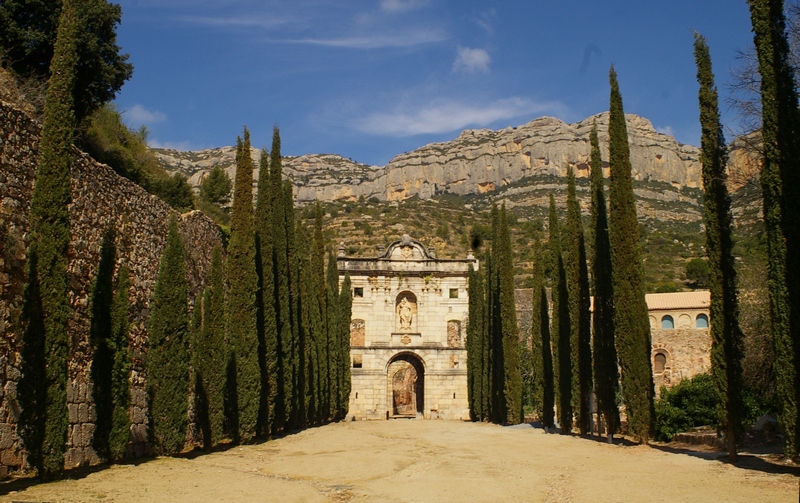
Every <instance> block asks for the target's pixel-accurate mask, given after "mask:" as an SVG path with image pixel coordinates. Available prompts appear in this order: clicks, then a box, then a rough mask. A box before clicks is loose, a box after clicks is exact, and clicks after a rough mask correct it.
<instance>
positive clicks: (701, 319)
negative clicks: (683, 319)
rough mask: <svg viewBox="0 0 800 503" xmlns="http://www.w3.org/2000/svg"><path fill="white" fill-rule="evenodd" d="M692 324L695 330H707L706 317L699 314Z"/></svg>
mask: <svg viewBox="0 0 800 503" xmlns="http://www.w3.org/2000/svg"><path fill="white" fill-rule="evenodd" d="M694 323H695V326H696V327H697V328H708V316H707V315H705V314H703V313H700V314H698V315H697V319H695V322H694Z"/></svg>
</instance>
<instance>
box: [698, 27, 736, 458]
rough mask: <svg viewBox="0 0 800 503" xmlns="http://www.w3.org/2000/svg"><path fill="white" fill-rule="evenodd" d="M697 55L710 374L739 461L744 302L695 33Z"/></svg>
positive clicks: (718, 140) (702, 52) (709, 80)
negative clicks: (741, 308) (741, 311)
mask: <svg viewBox="0 0 800 503" xmlns="http://www.w3.org/2000/svg"><path fill="white" fill-rule="evenodd" d="M694 53H695V61H696V62H697V81H698V83H699V84H700V91H699V102H700V125H701V129H702V137H701V140H700V145H701V152H700V161H701V163H702V164H703V188H704V193H703V205H704V207H705V213H704V218H703V221H704V222H705V225H706V254H707V255H708V263H709V272H710V275H709V276H710V277H709V287H710V290H711V338H712V346H711V374H712V376H713V378H714V383H715V385H716V387H717V393H718V402H717V403H718V410H717V416H718V421H719V424H720V425H726V427H725V436H726V440H727V442H728V457H729V460H730V461H731V462H733V461H735V460H736V441H737V440H738V439H739V437H740V436H741V433H742V416H743V412H744V411H743V409H744V402H743V399H742V388H743V386H744V382H743V379H742V353H743V351H742V345H743V338H744V336H743V334H742V331H741V328H740V327H739V300H738V296H737V293H736V268H735V266H734V263H735V262H734V257H733V238H732V231H731V228H732V226H733V216H732V214H731V200H730V197H729V195H728V188H727V186H726V185H725V181H726V178H727V175H726V172H725V166H726V165H727V161H728V155H727V149H726V147H725V137H724V136H723V134H722V126H721V124H720V118H719V101H718V96H717V89H716V86H715V85H714V73H713V72H712V69H711V56H710V55H709V50H708V45H707V44H706V40H705V38H704V37H703V36H702V35H699V34H697V33H695V36H694Z"/></svg>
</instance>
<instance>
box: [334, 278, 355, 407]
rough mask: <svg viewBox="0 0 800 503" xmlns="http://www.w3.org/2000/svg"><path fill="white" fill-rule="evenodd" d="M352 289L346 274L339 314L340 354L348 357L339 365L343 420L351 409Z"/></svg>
mask: <svg viewBox="0 0 800 503" xmlns="http://www.w3.org/2000/svg"><path fill="white" fill-rule="evenodd" d="M351 287H352V286H351V283H350V274H349V273H345V275H344V281H342V290H341V292H339V313H338V314H337V320H338V322H339V330H338V332H339V333H338V342H339V352H340V354H342V355H346V356H345V357H344V358H342V359H341V360H340V364H339V379H338V381H339V382H338V385H339V411H338V413H337V415H336V417H337V418H339V419H341V418H343V417H344V416H345V415H346V414H347V410H348V409H349V408H350V386H351V382H350V319H351V318H352V317H353V292H352V290H351Z"/></svg>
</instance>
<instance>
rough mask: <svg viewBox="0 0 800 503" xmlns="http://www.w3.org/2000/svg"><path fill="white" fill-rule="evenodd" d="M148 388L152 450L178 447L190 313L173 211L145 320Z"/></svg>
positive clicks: (184, 400) (170, 450)
mask: <svg viewBox="0 0 800 503" xmlns="http://www.w3.org/2000/svg"><path fill="white" fill-rule="evenodd" d="M148 328H149V333H150V340H149V348H148V351H147V389H148V392H149V397H150V423H151V425H152V429H151V435H152V438H153V447H154V448H155V451H156V453H157V454H161V455H167V456H169V455H173V454H177V453H179V452H180V451H181V449H182V448H183V443H184V441H185V439H186V426H187V423H188V417H187V412H188V410H187V409H188V400H189V397H188V395H189V351H188V350H187V343H188V337H189V313H188V301H187V287H186V273H185V269H184V250H183V243H182V242H181V237H180V235H179V234H178V221H177V218H176V217H175V215H172V216H171V217H170V220H169V232H168V234H167V244H166V247H165V248H164V253H163V255H162V256H161V264H160V266H159V269H158V278H157V279H156V285H155V290H154V292H153V302H152V304H151V313H150V322H149V327H148Z"/></svg>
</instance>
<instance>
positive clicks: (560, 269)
mask: <svg viewBox="0 0 800 503" xmlns="http://www.w3.org/2000/svg"><path fill="white" fill-rule="evenodd" d="M548 220H549V226H550V242H549V247H550V260H551V264H552V266H553V269H552V276H553V277H552V283H551V285H552V296H553V328H552V333H553V335H554V336H555V338H556V340H555V344H553V359H554V360H555V365H554V374H555V378H554V381H555V389H556V397H557V402H558V422H559V425H560V426H561V433H562V434H565V435H566V434H568V433H570V432H571V431H572V350H571V347H570V342H571V341H570V316H569V315H570V313H569V294H568V292H567V276H566V271H565V270H564V259H563V257H562V255H561V229H560V228H559V222H558V214H557V213H556V200H555V198H554V197H553V193H552V192H551V193H550V213H549V217H548Z"/></svg>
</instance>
